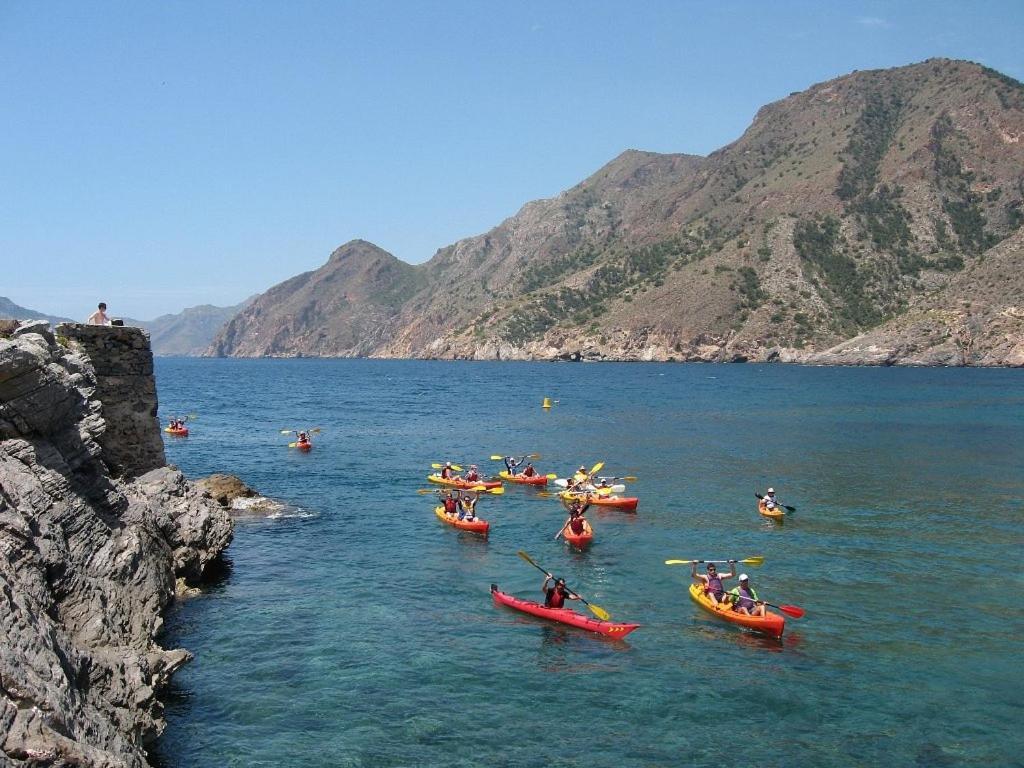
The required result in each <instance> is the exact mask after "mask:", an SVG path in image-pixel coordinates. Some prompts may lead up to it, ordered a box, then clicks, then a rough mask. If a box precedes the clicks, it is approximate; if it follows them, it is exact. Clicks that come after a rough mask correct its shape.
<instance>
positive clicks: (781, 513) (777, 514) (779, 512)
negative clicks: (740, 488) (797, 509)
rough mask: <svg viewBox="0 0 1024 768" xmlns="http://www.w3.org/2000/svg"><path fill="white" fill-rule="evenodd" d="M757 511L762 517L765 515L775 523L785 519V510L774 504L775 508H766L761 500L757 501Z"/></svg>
mask: <svg viewBox="0 0 1024 768" xmlns="http://www.w3.org/2000/svg"><path fill="white" fill-rule="evenodd" d="M757 511H758V512H760V513H761V515H762V516H763V517H767V518H768V519H770V520H774V521H775V522H777V523H781V522H782V521H783V520H785V519H786V512H785V510H784V509H783V508H782V507H781V506H778V505H776V507H775V509H768V507H766V506H765V503H764V502H763V501H759V502H757Z"/></svg>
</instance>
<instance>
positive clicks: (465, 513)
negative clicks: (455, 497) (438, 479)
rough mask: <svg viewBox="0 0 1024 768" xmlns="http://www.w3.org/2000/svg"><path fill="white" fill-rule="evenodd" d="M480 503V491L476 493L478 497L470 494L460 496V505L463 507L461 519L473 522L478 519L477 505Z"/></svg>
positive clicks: (460, 514)
mask: <svg viewBox="0 0 1024 768" xmlns="http://www.w3.org/2000/svg"><path fill="white" fill-rule="evenodd" d="M478 501H480V491H477V492H476V496H470V495H469V494H468V493H462V494H459V505H460V506H461V507H462V512H460V513H459V519H460V520H465V521H467V522H473V520H475V519H476V503H477V502H478Z"/></svg>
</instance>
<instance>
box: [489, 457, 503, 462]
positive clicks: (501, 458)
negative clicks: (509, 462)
mask: <svg viewBox="0 0 1024 768" xmlns="http://www.w3.org/2000/svg"><path fill="white" fill-rule="evenodd" d="M504 458H505V457H504V456H491V461H502V460H503V459H504Z"/></svg>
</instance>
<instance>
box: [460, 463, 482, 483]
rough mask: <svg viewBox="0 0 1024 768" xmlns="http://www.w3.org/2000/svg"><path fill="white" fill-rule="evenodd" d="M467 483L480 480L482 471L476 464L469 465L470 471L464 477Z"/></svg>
mask: <svg viewBox="0 0 1024 768" xmlns="http://www.w3.org/2000/svg"><path fill="white" fill-rule="evenodd" d="M463 479H464V480H465V481H466V482H467V483H476V482H479V480H480V473H479V472H477V470H476V464H470V465H469V472H467V473H466V476H465V477H464V478H463Z"/></svg>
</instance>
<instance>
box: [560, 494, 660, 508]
mask: <svg viewBox="0 0 1024 768" xmlns="http://www.w3.org/2000/svg"><path fill="white" fill-rule="evenodd" d="M558 495H559V496H561V497H562V498H563V499H569V500H570V501H582V502H583V503H584V504H593V505H594V506H595V507H614V508H615V509H621V510H624V511H626V512H636V505H637V504H639V503H640V499H638V498H637V497H636V496H601V495H599V494H588V493H569V492H568V491H563V492H562V493H560V494H558Z"/></svg>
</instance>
